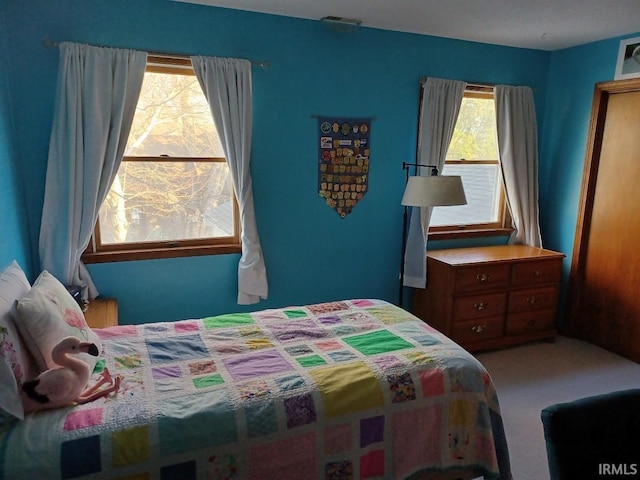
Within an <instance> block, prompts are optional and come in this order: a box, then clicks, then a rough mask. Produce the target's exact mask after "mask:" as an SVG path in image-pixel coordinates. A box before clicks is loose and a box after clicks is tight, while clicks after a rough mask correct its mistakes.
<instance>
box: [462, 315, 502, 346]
mask: <svg viewBox="0 0 640 480" xmlns="http://www.w3.org/2000/svg"><path fill="white" fill-rule="evenodd" d="M503 330H504V317H503V316H502V315H499V316H495V317H485V318H480V319H477V320H467V321H465V322H456V323H454V324H453V328H452V329H451V338H452V339H453V340H454V341H455V342H458V343H460V344H463V346H464V344H466V343H472V342H477V341H479V340H489V339H492V338H499V337H501V336H502V335H503Z"/></svg>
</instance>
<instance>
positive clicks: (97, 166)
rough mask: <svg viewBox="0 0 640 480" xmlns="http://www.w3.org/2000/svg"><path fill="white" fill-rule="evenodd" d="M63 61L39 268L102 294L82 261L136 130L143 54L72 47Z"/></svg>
mask: <svg viewBox="0 0 640 480" xmlns="http://www.w3.org/2000/svg"><path fill="white" fill-rule="evenodd" d="M59 49H60V61H59V73H58V84H57V92H56V103H55V110H54V118H53V126H52V131H51V139H50V143H49V158H48V164H47V174H46V183H45V194H44V206H43V210H42V221H41V227H40V239H39V254H40V267H41V268H42V269H43V270H48V271H49V272H50V273H51V274H53V275H54V276H55V277H56V278H58V279H60V281H62V282H63V283H64V284H66V285H80V286H82V287H83V297H84V298H85V299H86V298H94V297H96V296H97V295H98V291H97V289H96V287H95V285H94V283H93V281H92V280H91V277H90V275H89V272H88V271H87V269H86V267H85V266H84V264H83V263H82V261H81V259H80V258H81V256H82V253H83V252H84V250H85V249H86V248H87V245H89V241H90V239H91V235H92V234H93V229H94V227H95V223H96V220H97V218H98V213H99V210H100V206H101V205H102V202H103V201H104V199H105V198H106V196H107V194H108V193H109V189H110V188H111V183H112V182H113V180H114V178H115V176H116V174H117V172H118V168H119V166H120V162H121V161H122V156H123V154H124V149H125V147H126V144H127V139H128V137H129V131H130V130H131V123H132V121H133V115H134V112H135V108H136V104H137V102H138V97H139V95H140V89H141V87H142V80H143V77H144V71H145V66H146V61H147V54H146V53H145V52H138V51H133V50H122V49H115V48H103V47H94V46H90V45H81V44H75V43H70V42H63V43H61V44H60V46H59Z"/></svg>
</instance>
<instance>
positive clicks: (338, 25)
mask: <svg viewBox="0 0 640 480" xmlns="http://www.w3.org/2000/svg"><path fill="white" fill-rule="evenodd" d="M320 21H321V22H322V24H323V25H324V26H325V28H327V29H329V30H333V31H334V32H355V31H356V30H358V28H360V25H362V20H357V19H355V18H343V17H333V16H329V17H322V18H321V19H320Z"/></svg>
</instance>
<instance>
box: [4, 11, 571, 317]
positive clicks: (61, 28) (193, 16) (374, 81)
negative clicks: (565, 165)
mask: <svg viewBox="0 0 640 480" xmlns="http://www.w3.org/2000/svg"><path fill="white" fill-rule="evenodd" d="M7 4H8V5H7ZM2 8H5V10H6V16H7V30H8V35H7V38H8V42H9V47H10V48H9V51H10V53H9V55H8V57H9V58H8V61H9V62H10V63H11V64H12V70H11V75H12V82H13V85H15V86H16V88H14V94H13V108H12V111H13V116H14V121H15V124H16V128H15V135H14V138H15V143H16V145H17V147H18V149H19V150H20V152H21V157H20V159H21V160H20V166H21V168H22V170H23V172H24V173H25V178H28V180H29V181H28V188H26V198H27V208H28V212H27V213H28V222H29V232H30V236H31V238H32V239H37V238H38V232H39V224H40V215H41V211H42V199H43V192H44V179H45V172H46V157H47V147H48V139H49V133H50V129H51V118H52V114H53V104H54V94H55V83H56V75H57V60H58V53H57V50H55V49H49V48H45V47H44V46H43V44H42V40H43V39H45V38H48V39H51V40H53V41H56V42H58V41H64V40H68V41H76V42H85V43H91V44H94V45H105V46H118V47H128V48H136V49H141V50H147V51H155V52H175V53H194V54H204V55H215V56H231V57H243V58H249V59H254V60H268V61H270V62H271V68H270V69H268V70H261V69H258V68H256V69H254V72H253V73H254V76H253V85H254V137H253V155H252V174H253V180H254V194H255V204H256V214H257V218H258V228H259V231H260V236H261V240H262V247H263V251H264V255H265V259H266V266H267V273H268V278H269V287H270V294H269V299H268V300H267V301H265V302H261V303H260V304H258V305H254V306H250V307H239V306H238V305H237V304H236V293H237V290H236V287H237V272H236V270H237V262H238V258H239V257H238V256H237V255H222V256H209V257H195V258H185V259H169V260H155V261H138V262H121V263H110V264H101V265H90V267H89V269H90V271H91V273H92V275H93V277H94V280H95V281H96V283H97V285H98V288H99V289H100V291H101V293H102V294H103V295H108V296H115V297H117V298H118V300H119V305H120V316H121V321H122V322H123V323H138V322H143V321H159V320H171V319H177V318H184V317H198V316H203V315H210V314H217V313H222V312H228V311H242V310H249V309H257V308H269V307H279V306H284V305H290V304H302V303H310V302H319V301H326V300H332V299H339V298H353V297H377V298H382V299H386V300H390V301H395V298H396V294H397V293H396V289H397V276H398V266H399V250H400V229H401V222H402V209H401V207H400V198H401V195H402V189H403V186H404V177H403V173H402V169H401V165H402V162H403V161H411V160H412V159H413V158H414V152H415V148H416V135H417V133H416V130H417V127H416V126H417V115H418V94H419V81H420V78H421V77H424V76H437V77H444V78H453V79H461V80H467V81H475V82H487V83H504V84H512V85H529V86H531V87H533V88H534V90H535V92H536V93H535V95H536V106H537V110H538V119H539V127H540V129H541V131H542V127H543V123H542V120H543V119H544V118H546V117H545V108H548V106H547V105H548V104H547V102H546V98H547V82H548V79H549V78H550V72H549V61H550V59H551V58H552V55H551V54H550V53H549V52H542V51H536V50H527V49H517V48H506V47H500V46H494V45H486V44H479V43H472V42H463V41H455V40H447V39H442V38H435V37H428V36H419V35H413V34H404V33H395V32H386V31H381V30H375V29H368V28H363V29H361V30H360V31H358V32H356V33H351V34H345V33H337V32H332V31H328V30H326V29H324V28H323V27H322V25H321V24H320V22H317V21H310V20H301V19H291V18H284V17H277V16H270V15H263V14H255V13H248V12H240V11H234V10H226V9H217V8H211V7H203V6H198V5H191V4H185V3H180V2H173V1H169V0H136V1H135V2H132V1H130V0H110V1H108V2H87V1H81V0H56V1H55V2H51V1H50V0H30V1H29V2H18V1H9V2H6V3H5V6H4V7H2ZM18 86H19V88H18ZM314 115H336V116H354V117H362V116H370V117H373V118H374V121H373V124H372V132H371V148H372V154H371V162H372V165H371V171H370V189H369V192H368V193H367V195H366V196H365V197H364V199H363V200H362V202H360V203H359V204H358V205H357V206H356V207H355V208H354V210H353V213H351V215H349V216H348V217H347V218H345V219H341V218H340V217H339V216H338V215H337V214H336V213H335V212H333V211H332V210H331V209H329V208H328V207H327V206H326V205H325V204H324V202H323V200H322V199H321V198H320V197H319V196H318V194H317V191H316V182H317V172H316V141H317V140H316V137H315V119H314V118H313V116H314ZM542 161H544V159H542ZM30 245H31V252H32V254H33V256H34V258H37V241H35V240H34V241H32V242H31V244H30ZM569 247H570V245H569Z"/></svg>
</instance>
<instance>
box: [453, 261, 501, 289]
mask: <svg viewBox="0 0 640 480" xmlns="http://www.w3.org/2000/svg"><path fill="white" fill-rule="evenodd" d="M508 285H509V265H482V264H480V265H474V266H471V267H461V268H458V269H456V280H455V287H454V290H455V292H456V293H464V292H476V291H487V290H499V289H503V288H506V287H507V286H508Z"/></svg>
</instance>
